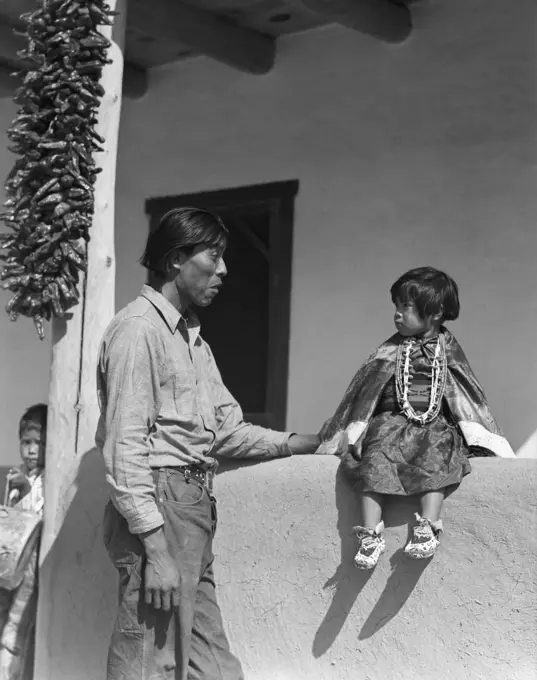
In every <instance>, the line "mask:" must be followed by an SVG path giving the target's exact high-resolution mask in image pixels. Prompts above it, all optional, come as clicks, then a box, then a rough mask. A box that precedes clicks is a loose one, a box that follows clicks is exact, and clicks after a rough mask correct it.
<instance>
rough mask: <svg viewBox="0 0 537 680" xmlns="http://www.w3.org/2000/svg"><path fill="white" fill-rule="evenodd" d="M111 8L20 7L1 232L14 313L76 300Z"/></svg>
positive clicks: (72, 2) (99, 0)
mask: <svg viewBox="0 0 537 680" xmlns="http://www.w3.org/2000/svg"><path fill="white" fill-rule="evenodd" d="M113 15H114V13H113V12H111V11H110V7H109V5H108V4H107V3H106V2H105V1H104V0H94V1H92V2H88V0H46V1H45V0H42V4H41V6H40V7H39V8H38V9H37V10H36V11H35V12H32V13H31V14H24V15H22V17H21V19H22V20H23V21H24V22H25V33H24V35H25V37H26V39H27V47H26V49H25V50H23V51H22V52H20V53H19V56H20V57H21V59H23V60H24V61H25V62H27V63H29V64H30V69H29V70H28V71H27V72H25V73H24V74H20V75H23V82H22V85H21V86H20V87H19V88H18V89H17V92H16V93H15V97H14V101H15V103H16V104H18V105H19V109H18V111H17V115H16V117H15V119H14V121H13V123H12V125H11V127H10V129H9V130H8V133H7V134H8V137H9V139H10V141H11V146H10V147H9V148H10V150H11V151H12V152H13V153H14V154H16V155H17V156H18V158H17V159H16V161H15V163H14V167H13V169H12V170H11V171H10V173H9V174H8V177H7V179H6V182H5V191H6V197H7V198H6V201H5V207H6V212H5V213H4V214H3V215H0V219H1V220H2V221H3V222H4V223H5V225H6V227H7V228H8V229H9V230H10V233H8V234H0V250H1V251H3V252H2V253H0V259H1V260H3V264H2V270H1V274H0V279H1V280H2V287H3V288H5V289H7V290H10V291H11V292H12V293H13V296H12V297H11V299H10V300H9V302H8V303H7V305H6V311H7V313H8V314H9V315H10V318H11V319H13V320H15V319H16V318H17V317H18V316H19V315H23V316H31V317H33V318H34V322H35V326H36V329H37V333H38V335H39V337H40V338H41V339H42V338H43V337H44V325H43V324H44V320H49V319H50V318H51V317H52V316H55V317H62V316H64V314H65V312H66V311H67V310H68V309H69V308H70V307H72V306H73V305H75V304H77V302H78V299H79V292H78V289H77V284H78V277H79V272H80V271H86V267H87V263H86V247H85V242H86V241H88V240H89V237H90V226H91V222H92V217H93V210H94V184H95V179H96V176H97V174H98V173H99V172H100V171H101V169H100V168H98V167H96V165H95V161H94V154H95V153H98V152H99V151H101V150H102V148H101V147H100V146H99V145H100V144H103V143H104V139H102V137H100V136H99V135H98V134H97V132H96V131H95V126H96V124H97V110H98V107H99V103H100V99H101V98H102V96H103V95H104V90H103V87H102V85H101V84H100V82H99V80H100V77H101V74H102V69H103V67H104V65H105V64H107V63H110V62H109V60H108V59H107V51H108V48H109V47H110V42H109V41H108V40H107V39H106V38H105V37H104V36H102V35H101V34H100V33H99V31H98V28H99V26H104V25H110V24H111V23H112V17H113Z"/></svg>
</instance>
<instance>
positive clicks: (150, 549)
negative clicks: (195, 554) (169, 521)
mask: <svg viewBox="0 0 537 680" xmlns="http://www.w3.org/2000/svg"><path fill="white" fill-rule="evenodd" d="M140 538H141V540H142V542H143V544H144V547H145V552H146V565H145V571H144V581H145V601H146V604H152V605H153V607H155V609H162V610H164V611H165V612H167V611H170V609H171V608H172V607H173V608H174V609H175V608H176V607H178V606H179V599H180V598H179V595H180V594H179V586H180V584H181V575H180V573H179V569H178V568H177V564H176V562H175V560H174V559H173V557H172V556H171V555H170V552H169V550H168V545H167V543H166V538H165V537H164V531H163V529H162V527H159V528H158V529H156V530H154V531H152V532H148V533H147V534H141V535H140Z"/></svg>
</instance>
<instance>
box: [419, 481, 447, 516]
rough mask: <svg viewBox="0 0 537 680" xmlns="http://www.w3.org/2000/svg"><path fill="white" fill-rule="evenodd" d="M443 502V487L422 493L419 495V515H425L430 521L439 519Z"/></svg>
mask: <svg viewBox="0 0 537 680" xmlns="http://www.w3.org/2000/svg"><path fill="white" fill-rule="evenodd" d="M443 502H444V489H440V490H439V491H428V492H427V493H424V494H423V496H422V497H421V516H422V517H426V518H427V519H428V520H430V521H431V522H437V521H438V520H439V519H440V513H441V512H442V503H443Z"/></svg>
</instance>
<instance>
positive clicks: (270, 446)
mask: <svg viewBox="0 0 537 680" xmlns="http://www.w3.org/2000/svg"><path fill="white" fill-rule="evenodd" d="M205 347H206V349H207V354H208V357H209V370H210V373H211V376H212V380H213V385H214V388H215V389H214V390H213V398H214V406H215V414H216V421H217V431H216V441H215V448H214V451H215V453H217V454H218V455H220V456H226V457H229V458H247V457H248V458H258V459H262V458H280V457H284V456H291V455H298V454H309V453H314V452H315V450H316V449H317V447H318V446H319V443H320V440H319V437H318V435H316V434H295V433H293V432H277V431H276V430H271V429H269V428H265V427H260V426H259V425H253V424H252V423H246V422H245V421H244V417H243V413H242V409H241V407H240V405H239V403H238V402H237V400H236V399H235V398H234V397H233V396H232V394H231V393H230V391H229V390H228V389H227V387H226V386H225V385H224V382H223V380H222V376H221V375H220V371H219V370H218V367H217V365H216V362H215V360H214V357H213V355H212V352H211V350H210V348H209V346H208V345H207V344H206V345H205Z"/></svg>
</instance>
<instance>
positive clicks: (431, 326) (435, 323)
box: [393, 298, 441, 337]
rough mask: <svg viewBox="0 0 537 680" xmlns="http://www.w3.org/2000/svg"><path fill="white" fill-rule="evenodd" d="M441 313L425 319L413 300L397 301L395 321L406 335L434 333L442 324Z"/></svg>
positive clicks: (399, 329)
mask: <svg viewBox="0 0 537 680" xmlns="http://www.w3.org/2000/svg"><path fill="white" fill-rule="evenodd" d="M440 319H441V314H437V315H434V316H428V317H426V318H425V319H423V318H422V317H421V316H420V315H419V312H418V310H417V308H416V305H415V304H414V303H413V302H412V301H411V300H406V301H405V302H402V301H401V300H400V299H399V298H397V300H396V301H395V314H394V318H393V320H394V323H395V327H396V328H397V330H398V331H399V333H400V334H401V335H403V336H405V337H411V336H413V335H422V334H423V335H425V336H428V335H433V333H434V332H435V331H437V330H438V327H439V325H440Z"/></svg>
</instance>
